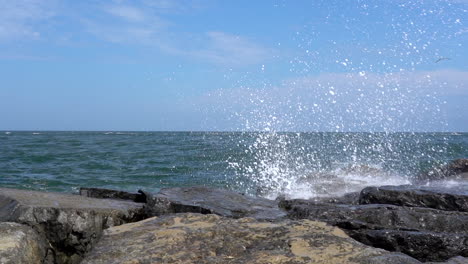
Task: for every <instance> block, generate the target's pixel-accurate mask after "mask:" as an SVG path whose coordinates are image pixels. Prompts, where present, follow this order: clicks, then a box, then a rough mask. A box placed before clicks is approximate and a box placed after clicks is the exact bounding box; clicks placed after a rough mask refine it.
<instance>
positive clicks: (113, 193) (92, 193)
mask: <svg viewBox="0 0 468 264" xmlns="http://www.w3.org/2000/svg"><path fill="white" fill-rule="evenodd" d="M80 195H81V196H84V197H91V198H100V199H119V200H129V201H133V202H136V203H145V202H146V196H145V195H144V194H142V193H130V192H124V191H117V190H111V189H103V188H85V187H81V188H80Z"/></svg>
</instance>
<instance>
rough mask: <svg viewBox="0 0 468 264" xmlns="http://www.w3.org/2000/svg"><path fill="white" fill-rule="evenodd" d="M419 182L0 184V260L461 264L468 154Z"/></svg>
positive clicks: (467, 234)
mask: <svg viewBox="0 0 468 264" xmlns="http://www.w3.org/2000/svg"><path fill="white" fill-rule="evenodd" d="M419 180H420V184H418V185H406V186H381V187H367V188H365V189H363V190H362V191H361V192H359V193H350V194H346V195H344V196H342V197H336V198H326V199H324V198H322V199H310V200H286V199H284V198H279V199H277V200H275V201H272V200H267V199H264V198H260V197H251V196H247V195H243V194H240V193H236V192H232V191H227V190H220V189H212V188H208V187H187V188H171V189H162V190H161V191H160V192H158V193H148V192H145V191H138V192H136V193H128V192H122V191H116V190H106V189H98V188H81V189H80V194H79V195H77V194H62V193H46V192H37V191H28V190H18V189H6V188H0V264H7V263H8V264H9V263H45V264H52V263H54V264H55V263H58V264H62V263H67V264H68V263H70V264H75V263H86V264H91V263H106V264H107V263H265V264H266V263H294V264H301V263H369V264H371V263H375V264H378V263H408V264H410V263H411V264H413V263H414V264H416V263H447V264H448V263H452V264H455V263H468V159H460V160H456V161H453V162H452V163H450V164H448V165H447V166H444V167H443V168H436V169H434V170H433V171H431V172H429V173H428V174H427V175H426V176H424V175H422V176H421V177H420V179H419Z"/></svg>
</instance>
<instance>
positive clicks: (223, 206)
mask: <svg viewBox="0 0 468 264" xmlns="http://www.w3.org/2000/svg"><path fill="white" fill-rule="evenodd" d="M146 196H147V197H146V199H147V207H146V208H147V214H148V215H152V216H159V215H165V214H171V213H202V214H217V215H221V216H226V217H233V218H241V217H253V218H256V219H265V220H275V219H280V218H282V217H285V216H286V213H285V212H284V211H283V210H281V209H280V208H278V202H277V201H272V200H268V199H264V198H260V197H252V196H247V195H242V194H240V193H236V192H233V191H228V190H222V189H212V188H207V187H187V188H169V189H162V190H161V191H160V192H158V193H157V194H155V195H151V194H146Z"/></svg>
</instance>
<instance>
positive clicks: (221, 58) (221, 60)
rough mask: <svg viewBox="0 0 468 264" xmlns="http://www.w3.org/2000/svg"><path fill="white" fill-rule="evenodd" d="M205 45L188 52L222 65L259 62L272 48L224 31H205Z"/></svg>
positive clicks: (267, 55) (266, 56)
mask: <svg viewBox="0 0 468 264" xmlns="http://www.w3.org/2000/svg"><path fill="white" fill-rule="evenodd" d="M206 36H207V42H206V46H205V47H204V48H202V49H199V50H194V51H192V52H190V54H191V55H193V56H195V57H198V58H200V59H204V60H209V61H211V62H214V63H217V64H223V65H231V66H237V65H243V64H252V63H259V62H261V61H263V60H266V59H267V58H268V57H269V55H271V52H272V50H269V49H267V48H264V47H262V46H260V45H258V44H256V43H255V42H253V41H251V40H249V39H247V38H245V37H241V36H238V35H233V34H228V33H224V32H208V33H206Z"/></svg>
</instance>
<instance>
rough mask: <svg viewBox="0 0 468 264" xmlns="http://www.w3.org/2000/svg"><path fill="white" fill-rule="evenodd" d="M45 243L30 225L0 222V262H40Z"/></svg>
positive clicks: (43, 257)
mask: <svg viewBox="0 0 468 264" xmlns="http://www.w3.org/2000/svg"><path fill="white" fill-rule="evenodd" d="M46 248H47V244H46V241H45V240H44V239H42V238H41V237H40V236H39V235H38V234H37V232H36V231H34V230H33V229H32V228H31V227H29V226H25V225H21V224H18V223H8V222H6V223H0V263H1V264H17V263H29V264H42V263H43V262H44V261H45V260H46Z"/></svg>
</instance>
